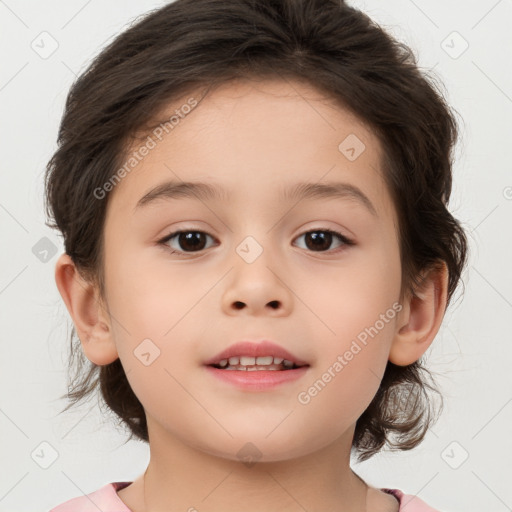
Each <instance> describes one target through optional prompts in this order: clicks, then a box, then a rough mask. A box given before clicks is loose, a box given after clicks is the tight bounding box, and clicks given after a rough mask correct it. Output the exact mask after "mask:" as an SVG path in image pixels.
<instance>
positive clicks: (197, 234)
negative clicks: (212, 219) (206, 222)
mask: <svg viewBox="0 0 512 512" xmlns="http://www.w3.org/2000/svg"><path fill="white" fill-rule="evenodd" d="M207 238H212V237H211V236H210V235H208V234H207V233H204V232H203V231H176V232H175V233H171V234H170V235H169V236H167V237H166V238H164V239H163V240H161V242H160V243H162V244H164V245H168V246H169V247H170V248H171V249H175V250H174V251H173V252H196V251H202V250H203V249H205V245H206V239H207ZM171 242H172V243H171Z"/></svg>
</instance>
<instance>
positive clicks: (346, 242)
mask: <svg viewBox="0 0 512 512" xmlns="http://www.w3.org/2000/svg"><path fill="white" fill-rule="evenodd" d="M182 233H202V234H205V235H207V236H209V237H210V238H214V237H213V236H212V235H209V234H208V233H206V232H204V231H200V230H197V229H182V230H180V231H174V232H172V233H170V234H169V235H167V236H166V237H164V238H162V239H161V240H159V241H158V242H157V243H158V244H159V245H162V246H163V247H164V248H165V249H166V250H168V251H170V254H187V255H188V254H195V253H200V252H201V251H204V250H205V249H200V250H199V251H177V250H173V249H171V248H170V247H169V245H168V242H169V241H170V240H172V239H173V238H174V237H176V236H177V235H180V234H182ZM309 233H329V234H331V235H334V236H335V237H337V238H338V239H339V240H340V241H341V242H342V245H341V246H340V247H339V248H338V249H337V250H335V251H332V250H331V251H311V252H313V253H314V252H318V253H331V254H332V253H334V254H336V253H338V252H340V251H343V250H344V248H346V247H347V246H351V245H355V242H354V241H353V240H351V239H349V238H347V237H346V236H345V235H342V234H341V233H339V232H338V231H334V230H332V229H311V230H309V231H305V232H304V233H302V234H300V235H299V236H298V237H297V238H300V237H301V236H304V235H307V234H309ZM306 250H307V249H306Z"/></svg>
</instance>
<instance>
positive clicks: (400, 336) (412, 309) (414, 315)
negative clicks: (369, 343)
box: [389, 262, 448, 366]
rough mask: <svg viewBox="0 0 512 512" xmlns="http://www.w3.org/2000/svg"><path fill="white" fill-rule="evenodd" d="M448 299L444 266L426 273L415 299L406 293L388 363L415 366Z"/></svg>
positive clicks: (437, 327)
mask: <svg viewBox="0 0 512 512" xmlns="http://www.w3.org/2000/svg"><path fill="white" fill-rule="evenodd" d="M447 296H448V268H447V266H446V264H445V263H444V262H440V264H439V265H438V266H436V267H435V268H434V269H432V270H430V271H429V272H427V274H426V275H424V276H423V282H422V285H421V287H420V289H419V290H415V296H413V295H412V294H411V293H409V295H408V297H407V299H406V300H405V301H404V304H403V309H402V311H400V314H399V316H398V317H397V318H398V321H397V329H398V331H397V332H396V334H395V338H394V339H393V342H392V344H391V349H390V352H389V361H391V362H392V363H394V364H396V365H399V366H406V365H409V364H412V363H414V362H416V361H417V360H418V359H419V358H420V357H421V356H422V355H423V354H424V353H425V351H426V350H427V349H428V347H429V346H430V344H431V343H432V341H434V338H435V336H436V334H437V332H438V331H439V328H440V327H441V322H442V320H443V317H444V313H445V311H446V303H447Z"/></svg>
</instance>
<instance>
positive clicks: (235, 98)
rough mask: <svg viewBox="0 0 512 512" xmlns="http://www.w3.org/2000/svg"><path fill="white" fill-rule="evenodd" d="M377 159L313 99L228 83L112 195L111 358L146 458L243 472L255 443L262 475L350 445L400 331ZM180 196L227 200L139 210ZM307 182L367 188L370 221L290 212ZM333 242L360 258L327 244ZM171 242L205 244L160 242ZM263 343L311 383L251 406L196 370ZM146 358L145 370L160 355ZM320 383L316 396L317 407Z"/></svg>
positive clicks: (356, 202)
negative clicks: (198, 461)
mask: <svg viewBox="0 0 512 512" xmlns="http://www.w3.org/2000/svg"><path fill="white" fill-rule="evenodd" d="M292 85H293V87H292ZM297 93H298V94H299V95H298V94H297ZM190 96H191V95H189V96H186V97H184V100H183V103H186V100H187V99H188V98H189V97H190ZM196 99H197V97H196ZM181 105H182V103H180V102H177V103H176V104H173V105H172V107H170V108H169V112H168V113H167V112H166V115H163V116H162V119H168V118H169V117H170V116H171V115H172V113H173V112H174V110H175V109H177V108H179V107H180V106H181ZM353 135H355V136H357V138H358V139H360V141H362V142H363V143H364V145H365V149H364V151H363V152H362V153H361V154H360V155H359V156H358V153H359V152H360V151H361V147H360V146H357V145H356V146H354V148H355V149H354V152H353V153H354V154H352V152H351V151H350V149H348V150H347V148H350V147H351V145H353V141H354V140H355V139H354V138H353ZM349 136H350V137H351V138H349V139H348V141H347V142H346V143H345V144H344V145H342V149H344V150H346V151H345V152H343V151H341V150H340V149H339V145H340V144H341V143H342V142H343V141H344V140H345V139H346V138H347V137H349ZM143 142H144V140H143V141H142V142H141V144H142V143H143ZM350 142H352V144H350ZM137 147H138V145H135V146H134V148H133V150H135V149H137ZM130 153H131V152H130ZM346 155H348V156H350V157H351V159H349V158H347V156H346ZM354 157H357V158H355V159H354ZM351 160H352V161H351ZM380 160H381V148H380V145H379V142H378V140H377V138H376V137H375V136H374V135H372V134H371V133H370V132H369V131H368V130H367V129H365V128H364V126H363V125H362V124H360V122H358V120H357V119H355V118H354V117H353V116H352V115H349V114H348V113H347V112H345V111H343V110H341V109H340V108H338V107H335V106H334V105H333V104H332V103H329V102H327V101H326V100H325V98H323V97H322V96H321V95H320V93H319V92H317V91H315V90H314V89H312V88H310V87H307V86H306V85H304V84H299V83H296V82H293V83H291V82H290V83H286V82H277V81H275V82H264V83H259V84H252V85H251V84H249V83H247V82H244V83H238V84H234V83H232V84H229V85H226V86H224V87H223V88H222V89H219V90H217V91H216V92H214V93H212V94H211V95H210V96H208V97H207V98H206V99H205V100H204V101H203V102H202V103H200V104H199V105H198V106H197V107H196V108H195V109H194V110H192V112H191V113H190V114H188V116H186V117H185V119H183V120H182V121H181V122H180V123H179V124H178V125H177V126H176V127H175V128H174V129H173V130H172V131H171V132H170V134H169V135H167V136H166V137H164V138H163V139H162V141H160V142H158V144H157V145H156V147H154V148H153V149H151V150H150V151H149V154H148V155H147V156H146V157H145V158H144V159H143V161H142V162H141V163H139V164H138V165H137V166H136V167H135V168H134V169H133V170H132V171H131V172H130V173H129V174H128V175H127V176H126V177H125V178H123V180H122V181H121V182H120V183H119V184H118V185H117V186H116V187H115V189H114V191H113V192H112V194H111V197H110V199H109V206H108V211H107V217H106V222H105V231H104V236H105V274H106V278H105V286H106V295H107V307H108V310H109V312H110V314H111V322H112V323H111V331H112V340H113V341H112V342H113V343H115V346H116V349H117V352H118V354H119V357H120V359H121V362H122V364H123V367H124V369H125V372H126V374H127V377H128V380H129V382H130V385H131V386H132V389H133V390H134V392H135V394H136V395H137V397H138V398H139V400H140V401H141V403H142V405H143V406H144V408H145V411H146V414H147V420H148V427H149V433H150V437H151V438H152V439H151V441H152V444H153V442H155V444H156V443H158V442H160V440H161V441H162V442H172V441H173V440H178V441H181V442H184V443H186V444H188V445H191V446H194V447H196V448H199V449H201V450H202V451H205V452H208V453H212V454H217V455H221V456H224V457H226V458H232V459H237V458H238V456H237V452H238V451H239V450H240V449H241V448H242V447H243V446H244V445H245V443H247V442H251V443H253V444H254V445H255V446H256V447H257V448H258V450H259V451H260V452H261V454H262V459H261V460H262V461H263V460H278V459H287V458H291V457H297V456H300V455H304V454H307V453H310V452H313V451H315V450H318V449H319V448H321V447H324V446H326V445H328V444H331V443H333V442H334V441H335V440H338V438H340V439H339V441H340V442H341V443H342V444H343V445H344V446H345V447H347V446H350V442H351V439H352V434H353V429H354V424H355V422H356V420H357V419H358V417H359V416H360V415H361V413H362V412H363V411H364V410H365V408H366V407H367V406H368V404H369V403H370V401H371V400H372V398H373V396H374V395H375V393H376V391H377V389H378V387H379V384H380V379H381V377H382V375H383V372H384V369H385V367H386V362H387V360H388V355H389V350H390V346H391V343H392V341H393V338H394V336H395V334H396V332H397V331H398V322H397V319H398V317H399V315H397V313H396V305H397V301H398V300H399V294H400V284H401V266H400V256H399V246H398V239H397V228H396V226H397V219H396V214H395V210H394V207H393V204H392V201H391V198H390V195H389V193H388V191H387V189H386V187H385V185H384V182H383V179H382V177H381V175H380ZM171 180H172V181H178V182H181V181H187V182H204V183H209V184H215V185H216V186H218V187H220V188H222V189H224V190H225V193H226V198H225V199H222V198H219V199H207V198H202V199H201V200H199V199H196V198H190V197H186V198H185V197H174V198H172V199H169V198H162V197H161V198H160V199H157V200H154V201H152V202H147V203H146V204H144V205H142V206H139V207H137V202H138V201H139V200H140V199H141V198H142V197H143V196H144V195H145V194H146V193H147V192H148V191H149V190H151V189H152V188H154V187H155V186H157V185H160V184H162V183H164V182H168V181H171ZM300 182H306V183H310V184H327V183H334V182H336V183H341V182H343V183H345V184H349V185H351V186H352V187H357V188H358V189H359V190H360V191H361V192H362V193H363V194H364V195H365V196H366V197H367V198H368V200H369V201H370V202H371V205H373V209H374V210H375V211H374V212H372V211H371V208H369V207H368V205H365V203H364V201H363V200H361V199H360V198H357V197H356V196H354V195H352V196H350V195H348V194H346V195H345V196H344V197H341V196H340V197H329V198H327V197H321V196H318V197H309V198H303V199H301V200H299V198H292V199H282V198H281V197H280V194H281V191H282V190H284V189H290V188H292V187H293V186H294V185H295V184H297V183H300ZM327 229H331V230H334V231H338V232H340V233H341V234H343V235H344V236H345V237H347V238H349V239H351V240H353V242H354V245H343V244H342V243H341V242H340V241H339V239H338V238H336V237H335V236H333V237H332V238H329V236H328V234H325V237H324V238H322V236H321V235H322V233H320V234H318V232H319V231H321V232H323V231H325V230H327ZM178 230H187V231H193V232H197V231H200V232H203V233H205V235H203V237H202V238H201V237H200V236H199V235H196V238H192V239H191V241H190V242H189V243H187V239H185V238H184V237H181V240H180V238H178V236H176V237H174V238H173V239H172V240H170V241H169V242H167V247H166V246H165V245H164V244H160V245H159V244H158V243H157V242H158V240H161V239H163V238H164V237H165V236H167V235H169V234H170V233H172V232H175V231H178ZM308 231H309V232H311V231H313V232H314V233H310V235H313V234H315V233H317V238H316V242H315V238H314V237H312V236H310V235H307V234H306V235H305V233H306V232H308ZM318 235H319V236H320V237H319V236H318ZM247 237H250V238H249V241H248V245H247V246H245V244H244V243H243V242H244V241H246V238H247ZM189 240H190V239H189ZM180 242H181V244H180ZM194 244H195V245H194ZM196 246H197V247H198V250H197V251H196V252H193V251H194V247H196ZM244 249H245V251H248V252H245V253H244ZM171 250H176V251H178V250H179V251H182V254H181V253H180V254H171ZM187 250H188V252H186V251H187ZM259 250H261V254H259V256H257V257H255V256H256V255H257V254H258V251H259ZM246 255H247V256H246ZM252 257H255V259H254V261H252V259H251V258H252ZM239 303H241V304H239ZM393 304H395V307H393ZM237 306H243V307H237ZM365 328H366V329H370V328H372V329H373V330H371V331H370V332H371V333H372V335H369V334H368V331H366V345H364V344H363V343H362V342H361V341H358V336H359V340H362V339H363V338H364V334H362V333H364V332H365ZM376 332H377V333H376ZM145 339H150V340H152V343H154V345H156V346H157V347H158V349H159V350H160V355H159V357H157V358H156V359H155V360H154V361H153V362H152V363H151V364H149V365H148V366H146V365H145V364H143V362H141V360H140V359H139V358H138V357H137V356H136V355H134V351H135V353H136V354H140V352H141V349H140V348H139V349H138V348H137V347H138V346H139V345H140V344H141V342H142V341H143V340H145ZM262 339H266V340H271V341H273V342H274V343H276V344H279V345H281V346H282V347H284V348H285V349H287V350H288V351H289V352H291V353H293V354H294V355H295V356H297V357H298V358H300V359H302V360H303V361H306V362H307V363H308V364H309V368H308V369H307V370H306V371H305V372H304V373H303V375H302V376H301V377H300V378H299V379H296V380H294V381H291V382H287V383H284V384H280V385H278V386H275V387H273V388H270V389H266V390H263V391H254V390H247V389H241V388H238V387H236V386H235V385H233V384H229V383H226V382H225V381H223V380H221V379H218V378H216V377H215V376H214V375H212V374H211V372H210V371H208V370H207V368H206V366H205V364H204V362H205V361H206V360H208V359H210V358H211V357H212V356H214V355H216V354H217V353H219V352H220V351H222V350H224V349H226V348H227V347H229V346H230V345H232V344H233V343H235V342H237V341H241V340H249V341H258V340H262ZM354 341H357V345H358V346H359V347H360V350H359V351H358V350H357V348H356V346H355V345H354V343H353V342H354ZM146 343H148V342H146ZM143 347H145V349H146V350H144V351H146V352H148V351H149V353H150V354H151V355H150V356H146V357H149V358H150V359H152V358H153V357H154V355H155V353H154V349H153V348H151V347H152V345H151V344H148V345H147V346H143ZM351 347H352V351H351ZM347 351H349V352H351V354H352V357H350V355H349V356H345V354H346V353H347ZM338 356H341V358H342V360H343V361H344V363H341V362H340V359H339V358H338ZM142 359H144V357H143V358H142ZM337 361H338V365H336V364H335V363H336V362H337ZM340 367H341V370H340ZM329 369H330V370H329ZM225 371H229V370H225ZM329 372H330V374H329ZM326 375H327V376H326ZM329 377H330V378H329ZM318 381H319V382H320V383H318ZM315 382H316V383H317V387H318V389H320V391H317V392H316V393H315V391H314V390H313V391H308V390H310V388H311V387H312V386H314V385H315Z"/></svg>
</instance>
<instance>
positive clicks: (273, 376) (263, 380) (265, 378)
mask: <svg viewBox="0 0 512 512" xmlns="http://www.w3.org/2000/svg"><path fill="white" fill-rule="evenodd" d="M308 368H309V367H308V366H301V367H300V368H295V369H293V370H254V371H246V370H219V369H218V368H215V367H213V366H206V369H207V370H208V371H209V372H210V373H211V374H212V375H213V376H215V377H217V378H218V379H221V380H223V381H224V382H227V383H229V384H233V385H234V386H237V387H239V388H241V389H245V390H252V391H263V390H266V389H271V388H274V387H275V386H278V385H279V384H284V383H286V382H293V381H295V380H297V379H300V378H301V377H302V376H303V375H304V374H305V373H306V372H307V370H308Z"/></svg>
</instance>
